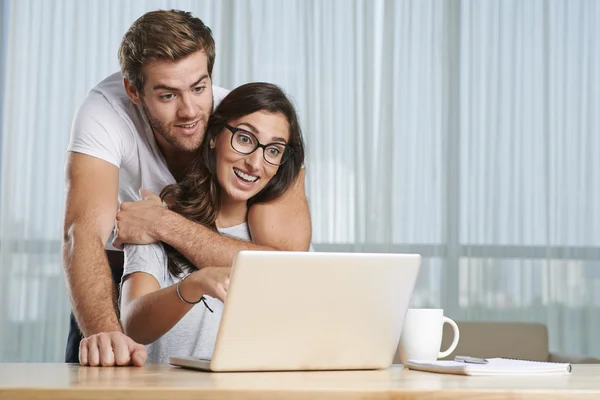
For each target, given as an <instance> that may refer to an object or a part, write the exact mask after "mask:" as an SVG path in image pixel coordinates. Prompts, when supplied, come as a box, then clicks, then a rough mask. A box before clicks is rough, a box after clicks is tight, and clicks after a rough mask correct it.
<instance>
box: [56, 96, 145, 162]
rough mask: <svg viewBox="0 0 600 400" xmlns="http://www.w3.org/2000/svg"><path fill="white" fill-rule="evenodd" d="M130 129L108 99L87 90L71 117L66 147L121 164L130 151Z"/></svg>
mask: <svg viewBox="0 0 600 400" xmlns="http://www.w3.org/2000/svg"><path fill="white" fill-rule="evenodd" d="M133 140H134V139H133V138H132V133H131V129H130V128H129V126H128V125H127V123H126V122H125V121H124V120H123V118H122V117H121V116H120V115H119V114H118V113H117V111H116V110H115V109H114V108H113V107H112V106H111V105H110V104H109V102H108V101H107V99H106V98H105V97H104V96H103V95H102V94H100V93H98V92H94V91H92V92H90V93H89V95H88V96H87V98H86V99H85V100H84V101H83V103H82V104H81V106H80V107H79V109H78V110H77V112H76V114H75V118H74V119H73V124H72V126H71V138H70V141H69V147H68V149H67V150H68V151H72V152H77V153H83V154H87V155H90V156H93V157H96V158H99V159H101V160H104V161H107V162H109V163H111V164H113V165H115V166H117V167H119V168H120V167H121V163H122V161H123V156H124V155H128V154H131V152H132V144H134V143H132V141H133Z"/></svg>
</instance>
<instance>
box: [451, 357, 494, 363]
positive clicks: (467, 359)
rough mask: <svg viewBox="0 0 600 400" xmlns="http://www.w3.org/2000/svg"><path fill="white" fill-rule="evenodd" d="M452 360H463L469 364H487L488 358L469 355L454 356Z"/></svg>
mask: <svg viewBox="0 0 600 400" xmlns="http://www.w3.org/2000/svg"><path fill="white" fill-rule="evenodd" d="M454 361H458V362H464V363H469V364H487V363H488V360H486V359H485V358H477V357H469V356H456V357H454Z"/></svg>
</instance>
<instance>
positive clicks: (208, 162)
mask: <svg viewBox="0 0 600 400" xmlns="http://www.w3.org/2000/svg"><path fill="white" fill-rule="evenodd" d="M257 111H266V112H268V113H273V114H276V113H280V114H282V115H284V116H285V118H286V119H287V121H288V126H289V133H290V140H289V141H288V143H287V144H288V146H289V147H290V148H291V155H290V156H289V159H288V160H287V161H286V162H285V163H284V164H283V165H281V166H279V169H278V170H277V173H276V174H275V175H274V176H273V178H271V180H270V181H269V183H268V184H267V185H266V186H265V187H264V188H263V190H261V191H260V192H259V193H257V194H256V195H255V196H253V197H252V198H250V199H249V200H248V207H250V206H251V205H252V204H255V203H260V202H266V201H270V200H273V199H276V198H277V197H279V196H280V195H281V194H283V193H284V192H285V191H286V190H287V189H288V188H289V187H290V186H291V185H292V184H293V183H294V182H295V181H296V178H297V177H298V174H299V173H300V169H301V168H302V164H303V163H304V141H303V139H302V131H301V129H300V123H299V122H298V116H297V114H296V109H295V108H294V106H293V105H292V103H291V102H290V100H289V99H288V98H287V97H286V95H285V93H283V91H282V90H281V89H280V88H279V87H278V86H276V85H273V84H270V83H264V82H254V83H248V84H245V85H242V86H240V87H238V88H236V89H234V90H233V91H231V92H230V93H229V94H228V95H227V96H226V97H225V98H224V99H223V100H222V101H221V103H220V104H219V105H218V107H217V108H216V110H215V112H214V113H213V115H212V116H211V117H210V119H209V121H208V126H207V127H206V134H205V136H204V139H203V140H202V144H201V145H200V149H199V150H198V154H197V156H196V158H195V159H194V161H193V163H192V164H191V165H190V167H189V169H188V172H187V174H186V177H185V178H184V179H183V180H182V181H181V182H179V183H176V184H172V185H168V186H166V187H165V188H164V189H163V190H162V192H161V194H160V197H161V198H162V199H163V200H164V201H165V202H166V203H167V204H169V209H170V210H172V211H175V212H176V213H178V214H181V215H183V216H184V217H186V218H187V219H189V220H191V221H194V222H197V223H200V224H202V225H205V226H207V227H208V228H210V229H212V230H214V231H217V227H216V225H215V221H216V220H217V215H218V213H219V210H220V208H221V188H220V186H219V182H218V181H217V174H216V170H217V169H216V157H215V152H214V151H213V150H212V149H210V146H209V144H210V141H211V140H212V139H214V138H216V137H217V135H219V133H221V132H222V131H223V130H224V129H225V124H227V123H229V122H230V121H232V120H235V119H238V118H241V117H243V116H246V115H249V114H252V113H254V112H257ZM164 247H165V250H166V252H167V256H168V258H169V265H168V267H169V272H170V273H171V274H172V275H174V276H180V275H182V274H183V273H184V272H192V271H194V270H196V269H197V268H196V267H195V266H194V265H193V264H192V263H191V262H190V261H189V260H187V259H186V258H185V257H184V256H183V255H182V254H181V253H180V252H179V251H177V250H176V249H175V248H173V247H172V246H170V245H168V244H166V243H164Z"/></svg>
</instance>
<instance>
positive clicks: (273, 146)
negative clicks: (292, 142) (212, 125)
mask: <svg viewBox="0 0 600 400" xmlns="http://www.w3.org/2000/svg"><path fill="white" fill-rule="evenodd" d="M225 127H226V128H227V129H229V130H230V131H231V134H232V135H231V147H232V148H233V149H234V150H235V151H237V152H238V153H240V154H246V155H247V154H252V153H254V152H255V151H256V149H258V148H262V149H263V158H264V159H265V161H266V162H268V163H269V164H271V165H281V164H283V163H284V162H286V161H287V160H289V158H290V156H291V154H292V152H293V149H292V148H291V147H290V146H288V145H286V144H285V143H277V142H273V143H268V144H261V143H260V142H259V141H258V139H257V138H256V136H254V134H253V133H251V132H248V131H246V130H244V129H240V128H236V127H233V126H231V125H229V124H225Z"/></svg>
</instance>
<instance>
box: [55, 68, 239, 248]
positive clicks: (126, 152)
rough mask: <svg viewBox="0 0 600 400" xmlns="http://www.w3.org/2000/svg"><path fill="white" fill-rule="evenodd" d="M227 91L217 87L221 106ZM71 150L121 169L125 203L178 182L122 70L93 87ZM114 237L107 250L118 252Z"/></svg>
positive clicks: (78, 120)
mask: <svg viewBox="0 0 600 400" xmlns="http://www.w3.org/2000/svg"><path fill="white" fill-rule="evenodd" d="M227 93H228V91H227V90H226V89H223V88H221V87H217V86H213V98H214V106H215V107H216V106H217V105H218V104H219V103H220V102H221V100H223V98H224V97H225V96H226V95H227ZM67 151H73V152H77V153H83V154H87V155H90V156H93V157H96V158H100V159H102V160H104V161H107V162H109V163H111V164H113V165H115V166H117V167H118V168H119V204H121V203H122V202H124V201H135V200H140V199H141V198H140V195H139V190H140V188H144V189H147V190H151V191H153V192H155V193H157V194H158V193H160V191H161V190H162V189H163V188H164V187H165V186H167V185H169V184H172V183H175V178H174V177H173V175H172V174H171V172H170V171H169V168H168V167H167V163H166V161H165V159H164V157H163V155H162V153H161V152H160V150H159V148H158V145H157V143H156V140H155V138H154V134H153V132H152V129H151V128H150V124H149V123H148V119H147V118H146V115H145V114H144V112H143V109H142V106H141V105H136V104H134V103H133V102H132V101H131V100H130V99H129V97H127V94H126V92H125V88H124V86H123V76H122V75H121V73H120V72H117V73H114V74H112V75H110V76H109V77H108V78H106V79H104V80H103V81H102V82H100V83H99V84H98V85H97V86H96V87H94V88H93V89H92V90H90V92H89V93H88V95H87V97H86V99H85V100H84V101H83V103H82V104H81V106H80V107H79V109H78V110H77V113H76V114H75V118H74V120H73V125H72V127H71V140H70V142H69V147H68V149H67ZM111 241H112V238H111V239H109V242H108V244H109V245H108V246H107V248H110V249H112V250H116V249H115V248H114V247H112V246H110V242H111Z"/></svg>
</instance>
